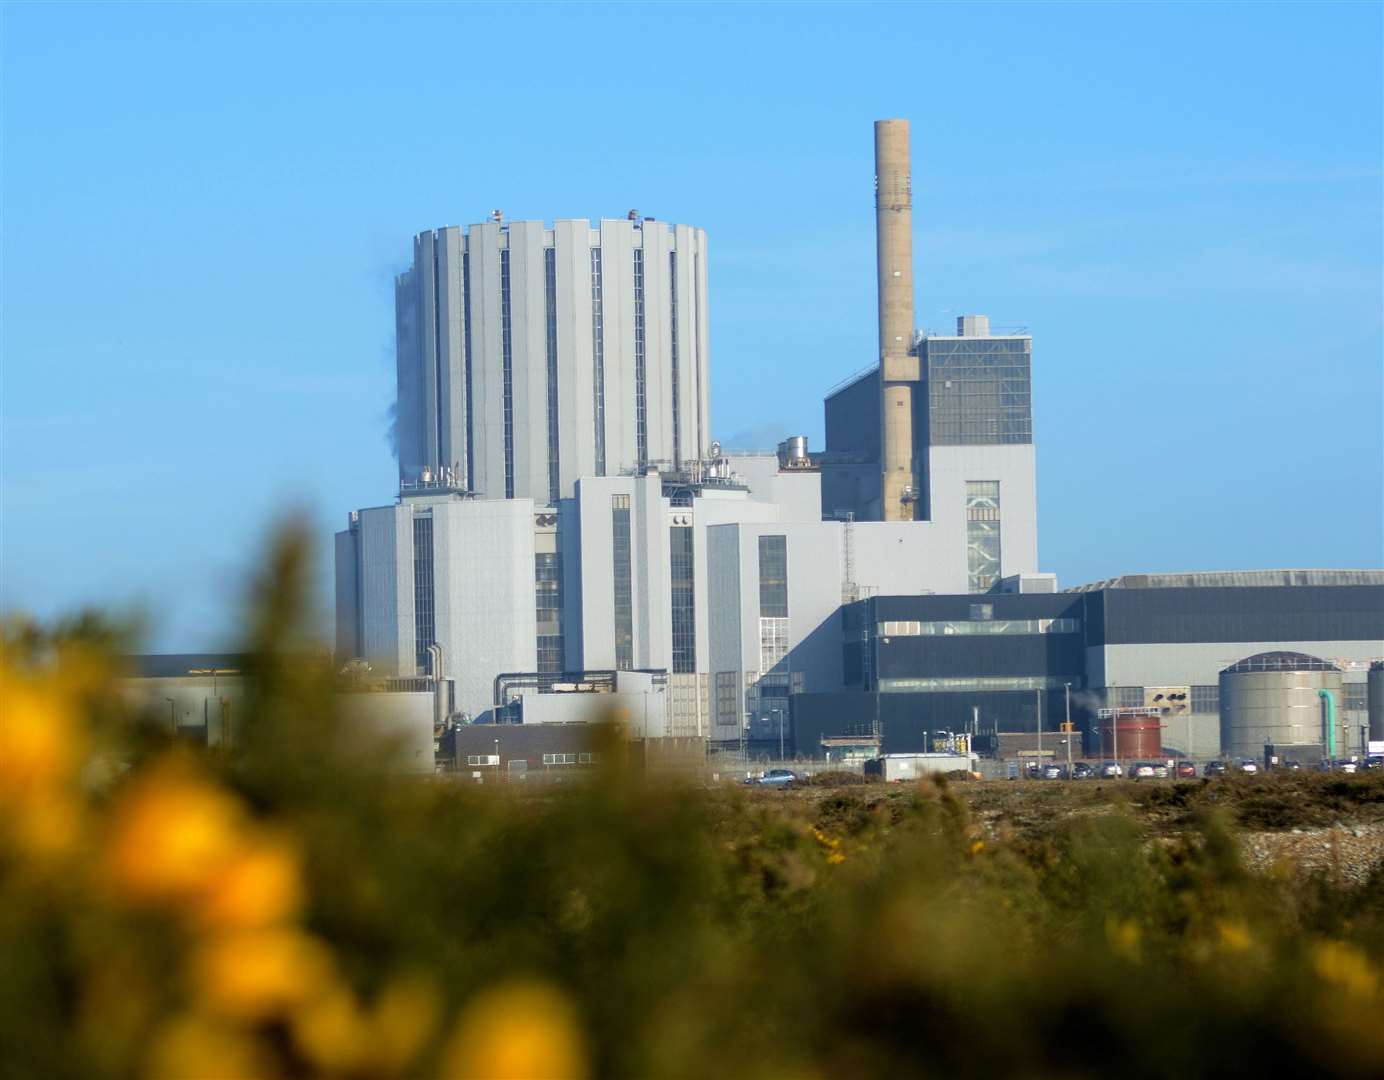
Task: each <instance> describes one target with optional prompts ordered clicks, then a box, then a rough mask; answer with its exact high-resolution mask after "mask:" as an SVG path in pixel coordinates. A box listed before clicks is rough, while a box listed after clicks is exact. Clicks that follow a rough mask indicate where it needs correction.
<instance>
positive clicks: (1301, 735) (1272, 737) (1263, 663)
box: [1221, 652, 1346, 758]
mask: <svg viewBox="0 0 1384 1080" xmlns="http://www.w3.org/2000/svg"><path fill="white" fill-rule="evenodd" d="M1322 690H1326V691H1328V692H1330V693H1331V694H1332V695H1333V696H1334V698H1335V701H1336V704H1337V713H1338V715H1339V706H1340V698H1341V671H1340V669H1339V668H1337V667H1336V665H1334V664H1332V663H1331V662H1330V661H1327V660H1322V659H1320V658H1319V657H1315V656H1308V655H1306V654H1305V653H1294V652H1270V653H1258V654H1256V655H1254V656H1249V657H1246V658H1245V659H1244V660H1240V661H1239V662H1237V663H1234V664H1232V665H1231V666H1230V667H1228V668H1226V669H1225V670H1224V671H1222V672H1221V753H1222V754H1225V755H1227V756H1229V757H1256V758H1257V757H1258V756H1259V755H1260V754H1262V753H1263V752H1264V747H1265V746H1266V745H1268V744H1273V745H1274V746H1276V747H1287V746H1317V747H1322V746H1324V745H1325V742H1326V739H1325V730H1324V722H1323V717H1324V716H1325V715H1326V709H1325V707H1324V705H1323V702H1322V699H1321V695H1320V693H1319V691H1322ZM1337 724H1338V726H1339V724H1340V721H1339V720H1338V721H1337ZM1335 743H1336V748H1337V753H1338V754H1339V753H1340V752H1341V750H1342V748H1344V747H1345V745H1346V739H1345V732H1344V731H1337V732H1336V739H1335Z"/></svg>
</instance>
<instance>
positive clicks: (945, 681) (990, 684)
mask: <svg viewBox="0 0 1384 1080" xmlns="http://www.w3.org/2000/svg"><path fill="white" fill-rule="evenodd" d="M1069 682H1071V676H1067V677H1065V678H1064V677H1062V676H1061V675H982V676H977V677H950V676H946V677H934V678H923V679H902V678H900V679H880V680H879V689H880V691H881V692H882V693H886V694H904V693H923V692H931V691H952V692H962V693H967V692H971V693H974V692H978V691H982V690H1060V689H1062V688H1063V687H1064V686H1065V685H1066V684H1067V683H1069ZM1139 703H1140V704H1141V705H1142V704H1143V700H1142V699H1141V700H1140V702H1139Z"/></svg>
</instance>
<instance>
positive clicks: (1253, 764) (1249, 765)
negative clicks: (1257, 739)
mask: <svg viewBox="0 0 1384 1080" xmlns="http://www.w3.org/2000/svg"><path fill="white" fill-rule="evenodd" d="M1239 769H1240V771H1241V772H1244V773H1257V772H1258V771H1259V762H1257V761H1255V760H1254V759H1253V758H1245V759H1244V760H1243V761H1241V762H1240V765H1239Z"/></svg>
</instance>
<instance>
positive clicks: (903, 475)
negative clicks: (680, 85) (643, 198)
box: [336, 121, 1037, 745]
mask: <svg viewBox="0 0 1384 1080" xmlns="http://www.w3.org/2000/svg"><path fill="white" fill-rule="evenodd" d="M876 171H877V185H876V212H877V224H878V246H879V264H878V280H879V289H880V366H879V368H878V369H877V374H876V376H875V377H874V380H873V382H872V383H870V384H869V385H870V391H871V393H872V394H873V395H874V397H875V402H874V406H873V414H872V416H865V415H863V414H862V415H861V416H860V417H858V418H857V417H852V418H850V422H854V421H855V420H856V419H858V420H859V422H860V423H863V424H866V425H868V426H869V427H870V428H871V429H872V431H873V432H874V434H873V436H872V435H870V433H869V432H865V431H858V432H853V433H852V437H853V438H855V439H857V441H858V440H860V439H867V440H868V439H870V438H873V440H874V445H875V446H876V447H881V446H883V447H888V448H892V449H891V451H890V452H891V453H893V454H894V456H893V457H891V458H889V460H888V461H887V462H886V461H885V460H884V456H883V455H882V453H881V452H879V451H878V450H877V452H876V453H875V457H874V461H873V463H870V464H866V465H865V466H864V467H865V468H866V471H870V470H873V472H872V477H871V478H870V479H867V481H865V482H864V483H863V485H862V490H865V489H868V490H870V491H872V492H873V494H871V495H863V496H861V497H859V498H856V499H854V501H850V502H848V503H842V504H841V505H840V506H837V505H835V501H839V500H835V497H834V496H832V497H824V494H823V485H824V483H828V482H832V483H834V482H836V478H837V477H838V476H845V475H847V472H848V471H849V469H850V468H856V469H857V470H858V469H859V468H860V467H861V465H860V463H859V462H856V463H854V465H851V464H846V463H843V462H840V461H837V460H836V459H835V458H834V457H833V455H831V454H826V455H819V456H813V455H811V454H810V453H808V448H807V445H806V440H805V439H802V438H800V437H798V438H789V439H787V440H785V442H784V444H783V446H781V447H780V452H779V453H778V454H776V455H774V454H769V455H735V454H722V453H721V451H720V449H719V447H717V446H716V445H715V444H714V443H712V442H711V440H710V437H709V432H710V420H709V416H708V408H707V401H708V386H709V354H708V344H707V332H706V327H707V314H706V313H707V288H706V281H707V270H708V267H707V243H706V236H705V234H704V233H703V232H702V231H701V230H698V229H694V228H691V227H689V226H682V225H678V226H670V225H666V224H662V223H659V222H655V221H653V220H652V219H650V218H647V217H641V216H640V215H638V214H636V213H633V212H632V213H631V214H630V215H629V217H628V218H627V219H625V220H615V221H610V220H606V221H602V222H601V223H600V226H599V228H594V229H593V228H591V227H590V225H589V223H588V222H586V221H585V220H578V221H563V220H559V221H557V222H555V223H554V224H553V225H552V226H547V225H544V224H543V223H541V222H507V221H505V220H504V219H503V217H502V216H501V215H499V214H498V213H496V214H493V215H492V217H491V220H489V221H486V222H484V223H482V224H479V225H473V226H471V227H470V228H469V229H466V230H461V229H456V228H444V229H439V230H435V231H430V232H425V233H422V234H420V235H419V236H418V237H417V238H416V239H415V242H414V251H413V263H412V266H411V268H410V269H409V270H408V271H407V272H406V273H404V274H402V275H401V276H400V277H399V279H398V282H397V288H396V327H397V340H398V400H397V423H398V445H399V476H400V493H399V496H398V498H397V500H396V501H395V502H394V503H393V504H392V505H386V506H378V507H370V508H366V509H362V510H359V511H356V512H354V513H353V514H352V515H351V517H350V520H349V522H348V528H347V529H346V530H344V531H343V532H341V533H338V534H337V538H336V595H337V653H338V656H339V657H342V658H360V659H362V660H364V661H365V662H367V663H368V664H369V665H370V667H371V669H372V671H373V673H374V675H375V676H376V677H386V678H410V677H421V678H440V679H445V680H448V681H450V682H451V683H452V686H453V690H452V695H451V700H452V701H453V703H454V705H453V708H454V713H455V714H456V715H458V716H462V717H464V718H465V719H467V720H471V721H488V720H492V719H501V718H507V717H512V716H513V715H515V711H514V710H513V709H512V706H513V705H514V704H515V702H514V701H512V700H510V699H509V698H507V697H506V694H505V693H503V692H501V691H500V690H499V689H497V685H498V684H497V678H499V677H500V676H502V675H508V674H512V673H531V674H533V675H534V676H535V677H536V678H535V680H534V687H535V688H537V689H539V690H540V691H541V690H543V689H551V688H553V687H556V686H558V685H564V686H565V685H575V684H578V683H582V682H584V681H585V682H589V680H588V679H585V678H584V675H585V674H586V673H591V672H601V671H607V670H610V671H617V672H622V673H623V672H633V671H644V672H662V673H665V674H666V682H665V683H663V684H662V685H663V686H664V687H666V690H665V691H664V692H665V693H666V701H663V702H662V704H661V705H660V708H659V709H658V710H656V711H657V712H659V714H660V715H665V714H666V718H667V720H666V732H667V735H668V736H669V737H700V738H706V739H710V740H712V741H714V742H716V743H720V744H723V745H739V744H742V743H744V742H745V741H746V740H747V739H748V740H750V741H756V740H758V741H763V742H764V743H765V744H766V745H772V744H773V743H775V742H776V741H780V740H783V739H785V738H786V736H787V729H788V714H789V698H790V696H791V695H792V694H794V693H828V692H832V691H837V690H840V689H841V688H842V687H843V686H844V685H845V684H844V682H843V671H842V668H841V664H840V647H839V630H838V626H839V623H840V619H839V611H840V608H841V605H842V603H843V601H844V602H851V601H854V600H856V599H857V598H859V597H861V596H869V595H874V594H905V595H918V594H924V593H958V592H967V591H979V592H984V591H986V590H988V589H990V588H992V587H993V586H994V585H995V583H996V582H997V581H998V580H999V578H1000V577H1001V576H1005V575H1008V576H1015V575H1026V576H1029V577H1032V576H1033V575H1035V574H1036V572H1037V528H1036V494H1035V490H1034V472H1033V457H1032V437H1031V420H1030V409H1029V404H1028V381H1027V380H1028V370H1029V369H1028V360H1029V354H1030V343H1029V340H1028V339H1027V338H1023V339H1022V348H1021V350H1020V356H1021V359H1022V371H1021V377H1020V378H1019V380H1018V383H1016V384H1015V385H1013V386H1011V385H1009V384H1006V385H1005V388H1004V393H1003V394H999V393H992V394H990V396H989V397H978V396H976V393H975V392H973V384H974V385H976V386H978V385H980V381H979V379H978V377H973V376H972V375H971V374H968V373H969V372H970V368H969V367H966V366H965V365H963V364H959V363H958V364H957V365H956V370H955V372H954V374H955V376H956V387H957V389H956V393H955V394H954V395H953V396H952V397H947V398H945V399H939V401H940V402H941V403H940V404H939V406H938V419H937V421H936V423H934V422H933V417H932V412H933V410H932V407H931V405H930V403H929V400H928V397H927V389H926V388H927V383H926V381H925V380H924V379H923V378H922V371H921V369H920V367H919V363H920V355H921V354H920V351H919V348H918V346H917V341H916V332H915V328H914V308H913V284H912V281H913V279H912V234H911V179H910V175H909V161H908V126H907V122H906V121H881V122H880V123H879V124H877V125H876ZM985 329H986V324H985V320H984V319H983V317H980V318H968V319H967V320H966V321H965V323H964V333H965V334H966V335H968V336H966V337H965V340H964V345H965V347H966V348H967V349H971V350H972V351H976V350H979V352H982V353H984V352H986V351H987V350H989V351H993V350H994V349H995V348H998V347H999V345H1000V343H1002V342H1006V341H1008V340H1009V339H1007V338H1003V339H1001V338H996V339H995V340H994V342H987V343H986V344H985V345H984V346H979V345H973V340H979V337H978V336H977V335H979V336H980V337H983V336H984V334H985ZM940 348H941V346H940V345H939V346H938V349H939V350H940ZM938 355H939V356H940V352H939V353H938ZM967 355H969V354H967ZM939 363H940V360H939ZM963 369H964V370H963ZM878 372H883V373H884V375H886V376H887V380H886V382H884V383H881V381H880V379H879V377H878ZM988 377H989V376H988V375H987V376H986V378H988ZM966 379H970V380H971V381H970V382H966V381H965V380H966ZM949 385H950V384H949ZM987 392H988V391H987ZM885 398H888V400H890V401H891V402H895V401H896V402H899V403H903V404H901V405H900V406H899V407H898V408H897V409H894V410H892V411H889V412H887V413H886V412H884V411H883V410H882V408H881V405H880V402H881V401H882V400H884V399H885ZM838 412H839V410H836V411H833V406H832V404H831V402H830V401H829V402H828V425H829V428H832V425H836V427H837V428H839V427H840V426H841V425H842V424H843V423H846V422H847V420H846V418H844V417H843V416H840V415H837V414H838ZM864 412H869V410H868V409H866V410H864ZM915 414H916V415H917V419H916V422H915ZM953 414H955V415H956V416H957V417H961V418H963V419H964V421H965V422H964V423H961V422H959V421H955V420H954V419H952V417H953ZM967 425H970V426H967ZM934 427H935V428H936V429H937V430H938V431H943V432H948V433H950V434H948V435H947V436H946V441H945V445H944V446H943V445H941V444H939V447H938V448H935V449H936V450H937V452H936V453H931V451H932V450H933V449H934V448H931V447H928V446H927V443H926V437H925V436H926V432H927V431H929V430H931V429H932V428H934ZM1011 428H1013V429H1014V430H1019V431H1021V434H1022V436H1023V438H1022V441H1019V442H1015V441H1014V440H1006V439H1003V438H1000V437H998V436H996V435H995V433H996V432H998V431H1000V430H1004V431H1009V430H1010V429H1011ZM832 430H835V428H832ZM918 433H922V437H923V443H922V444H921V445H922V446H923V447H924V451H923V452H915V446H916V445H917V444H918V439H919V437H920V436H919V434H918ZM977 433H979V434H977ZM982 436H983V437H982ZM840 439H846V436H845V435H844V434H843V435H841V436H840ZM838 441H839V440H838ZM847 441H849V440H847ZM930 453H931V456H929V454H930ZM836 457H840V455H837V456H836ZM919 463H924V464H925V467H921V468H920V467H919ZM842 469H845V470H847V472H842V471H840V470H842ZM834 470H835V471H834ZM886 477H887V478H888V484H887V485H886V484H885V478H886ZM871 484H872V485H873V487H871ZM884 486H888V487H889V490H890V492H892V494H891V495H889V497H888V498H883V497H882V496H881V495H880V491H882V490H883V487H884ZM834 500H835V501H834ZM829 504H831V505H829ZM824 509H826V511H827V512H826V513H824ZM516 693H517V691H516ZM533 693H534V689H533V688H531V689H530V690H529V691H528V694H529V696H530V697H532V696H533ZM554 697H555V698H560V699H561V704H560V705H557V704H554V706H553V707H552V708H555V709H557V710H558V714H561V712H562V710H565V709H579V708H580V705H579V703H578V702H577V700H576V699H575V698H572V697H569V696H568V695H559V694H554ZM530 705H531V706H534V705H537V702H536V701H534V702H531V703H530ZM525 711H527V712H528V714H529V715H530V716H533V715H545V716H546V715H549V713H550V712H551V711H552V710H551V709H548V708H533V707H529V708H527V709H520V710H519V711H518V712H519V714H520V715H522V714H523V713H524V712H525ZM554 715H555V716H556V715H557V714H554Z"/></svg>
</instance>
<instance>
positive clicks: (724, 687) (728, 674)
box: [715, 671, 741, 728]
mask: <svg viewBox="0 0 1384 1080" xmlns="http://www.w3.org/2000/svg"><path fill="white" fill-rule="evenodd" d="M739 696H740V676H739V674H738V673H736V672H734V671H718V672H717V673H716V699H715V701H716V723H717V724H720V725H721V726H722V727H737V728H738V727H739V726H740V721H741V708H740V702H739Z"/></svg>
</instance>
